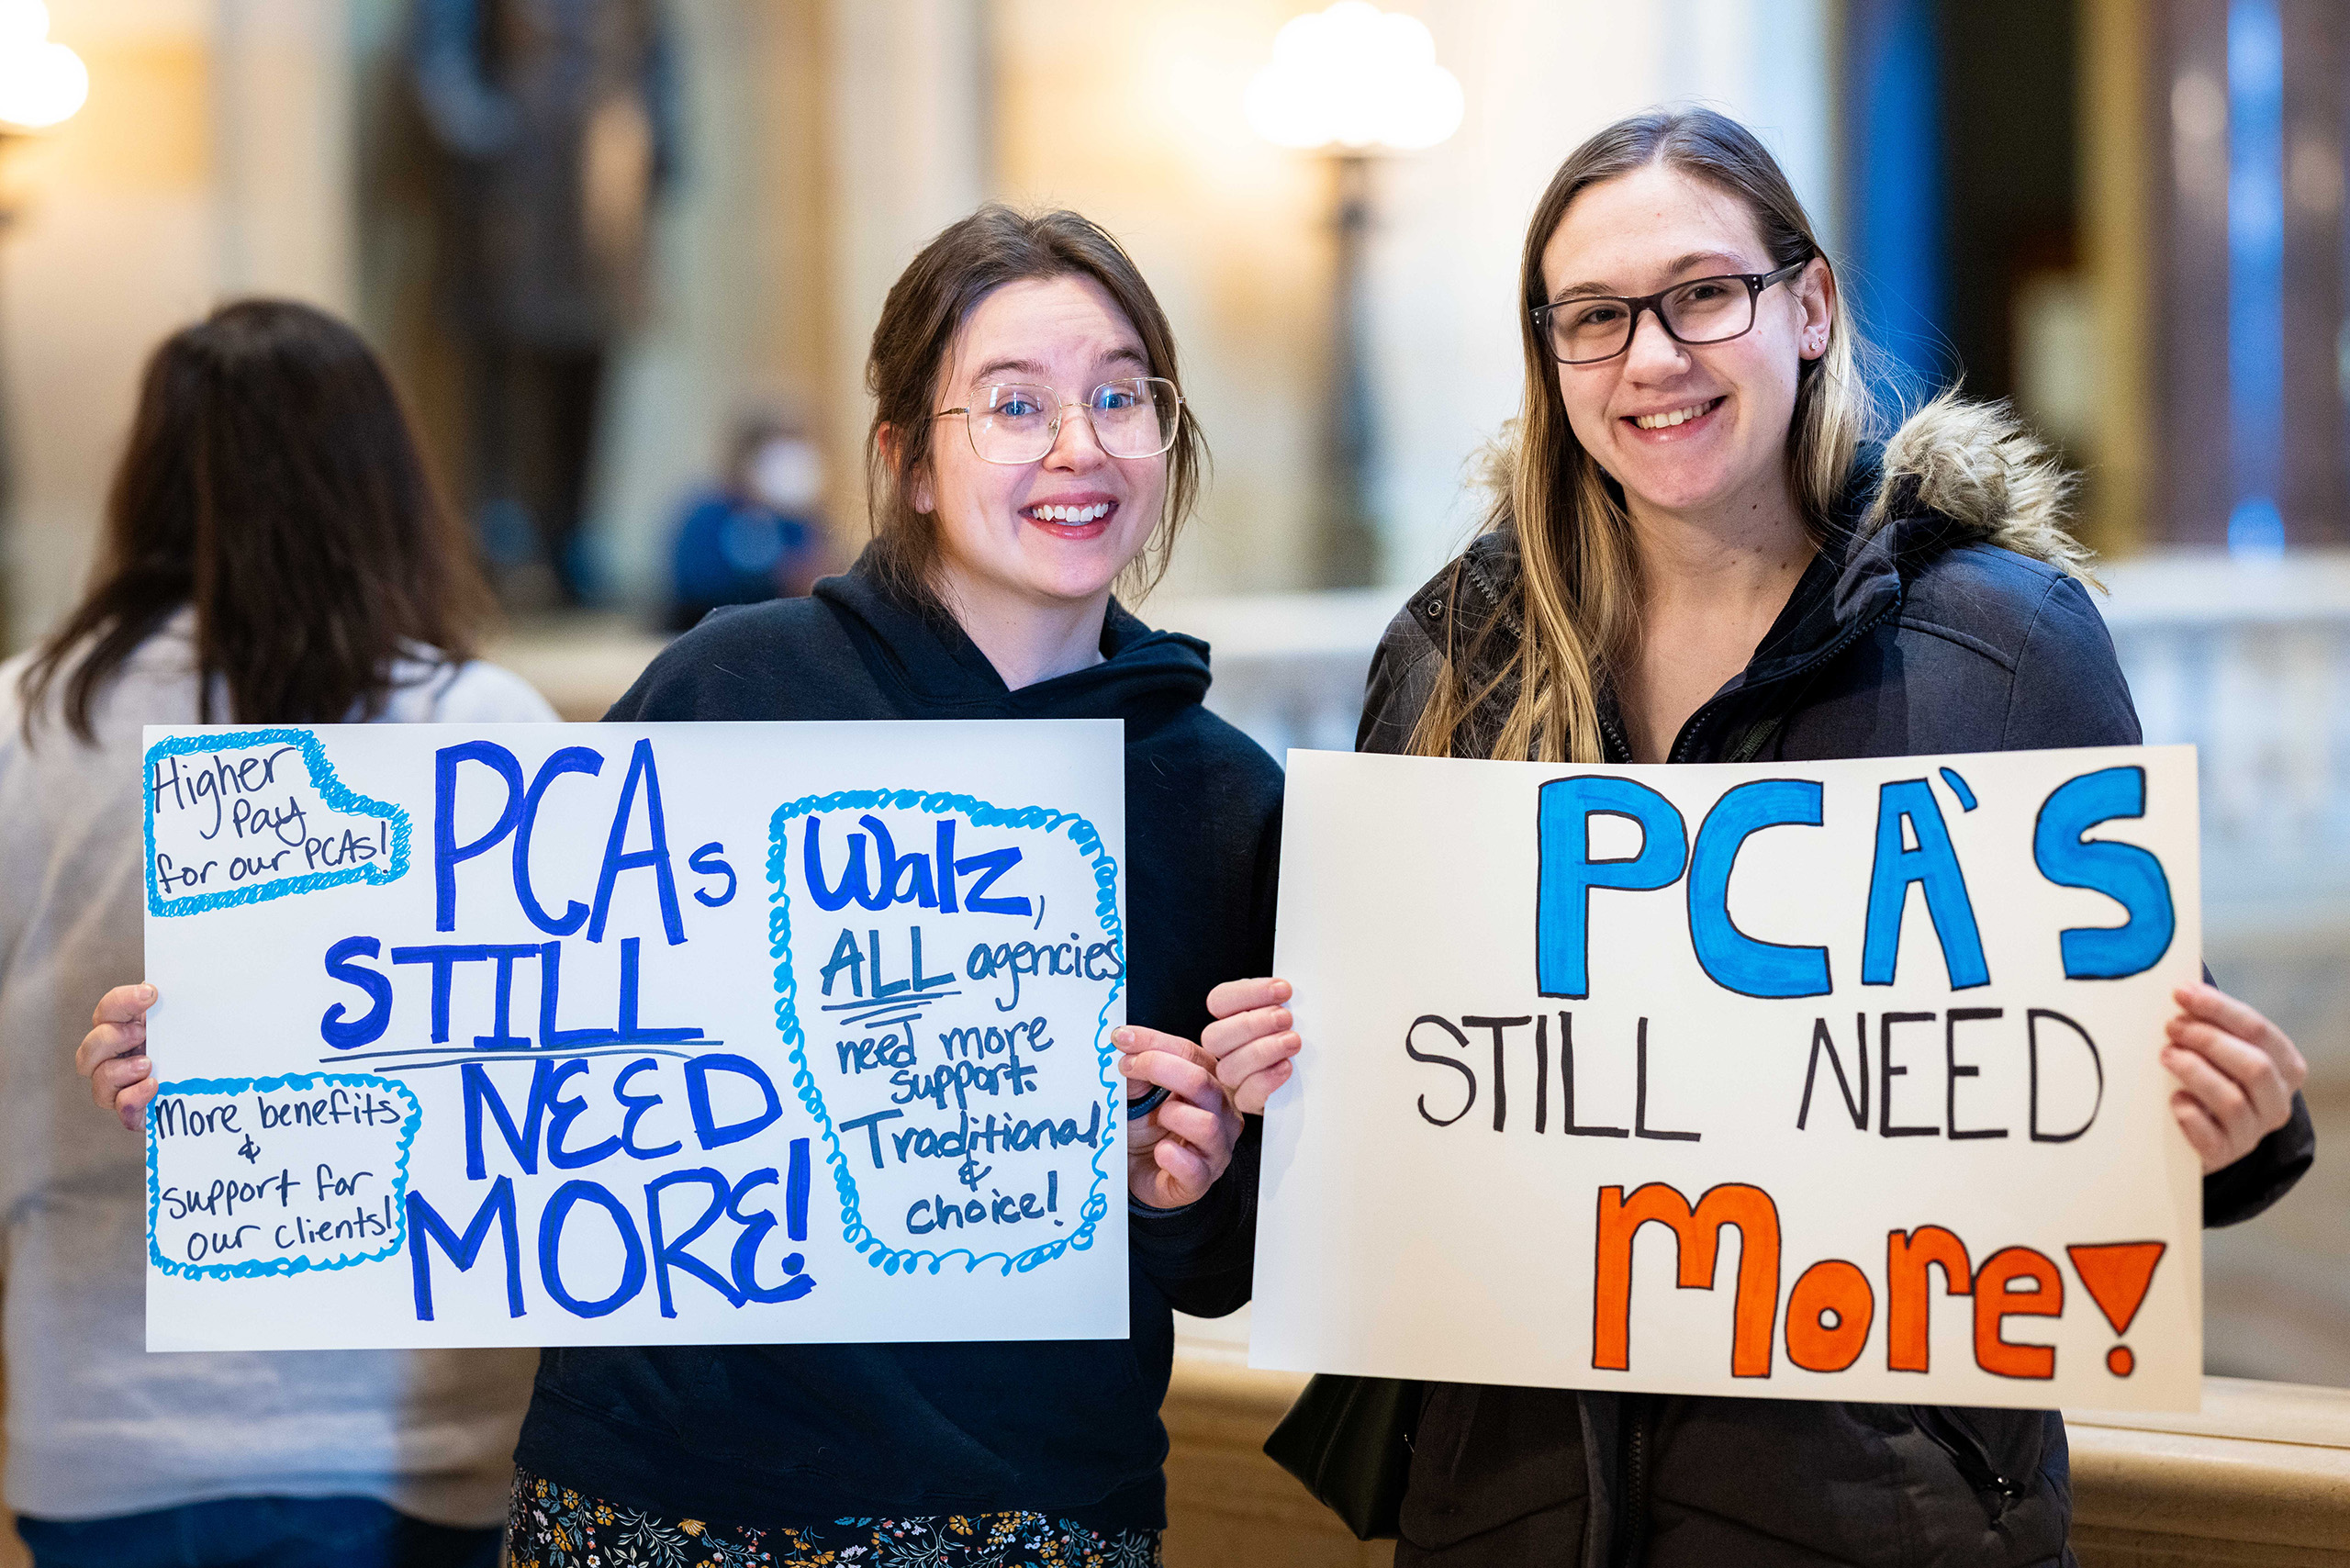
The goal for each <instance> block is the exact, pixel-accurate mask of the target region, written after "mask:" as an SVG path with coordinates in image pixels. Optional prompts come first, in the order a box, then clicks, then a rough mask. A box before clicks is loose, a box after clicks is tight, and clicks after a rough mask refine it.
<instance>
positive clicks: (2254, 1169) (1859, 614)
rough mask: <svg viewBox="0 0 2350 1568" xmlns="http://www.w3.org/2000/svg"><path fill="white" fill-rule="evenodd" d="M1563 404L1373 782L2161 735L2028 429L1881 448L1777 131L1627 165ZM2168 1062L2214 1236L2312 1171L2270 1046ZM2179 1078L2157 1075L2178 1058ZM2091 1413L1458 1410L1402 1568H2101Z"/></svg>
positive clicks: (2179, 1038) (1661, 1407) (2181, 1050)
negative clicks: (1516, 766) (2120, 653)
mask: <svg viewBox="0 0 2350 1568" xmlns="http://www.w3.org/2000/svg"><path fill="white" fill-rule="evenodd" d="M1522 293H1523V297H1522V299H1521V301H1520V303H1521V305H1522V307H1523V313H1522V317H1521V321H1522V326H1523V339H1524V349H1525V356H1526V401H1525V407H1524V411H1523V414H1522V415H1521V417H1520V418H1519V420H1517V422H1516V429H1515V431H1514V438H1513V442H1512V443H1511V444H1510V445H1509V447H1508V449H1507V451H1506V452H1505V454H1504V455H1503V462H1502V469H1501V474H1500V482H1499V483H1498V484H1497V486H1496V491H1497V497H1496V500H1495V502H1494V508H1493V511H1492V514H1491V516H1490V518H1489V520H1488V521H1489V531H1488V532H1485V533H1484V535H1483V537H1481V538H1479V539H1478V540H1477V541H1475V543H1472V544H1471V545H1470V547H1469V549H1468V550H1467V551H1466V552H1465V553H1464V554H1462V555H1461V557H1460V559H1459V560H1457V561H1455V562H1454V563H1452V565H1451V566H1448V567H1446V568H1445V569H1444V570H1443V571H1442V572H1440V573H1438V575H1437V577H1435V578H1434V579H1433V580H1432V581H1430V582H1429V583H1428V584H1427V586H1426V587H1425V588H1421V589H1420V590H1419V591H1418V592H1417V593H1416V594H1414V595H1413V596H1412V599H1411V601H1410V602H1409V603H1408V604H1407V605H1405V606H1404V610H1403V611H1402V612H1401V613H1400V614H1398V615H1397V616H1396V617H1395V620H1394V622H1393V625H1392V626H1391V627H1390V628H1389V630H1388V633H1387V635H1386V637H1385V639H1384V640H1383V641H1382V644H1381V646H1380V649H1379V652H1378V655H1377V656H1376V658H1375V659H1374V660H1373V662H1372V665H1371V684H1370V693H1369V700H1368V705H1367V708H1366V711H1365V712H1364V715H1363V721H1362V730H1361V734H1360V741H1359V743H1358V744H1359V747H1360V749H1361V750H1365V751H1383V752H1410V753H1415V754H1418V755H1422V756H1472V757H1504V758H1521V759H1525V758H1530V759H1535V760H1540V761H1550V762H1567V761H1573V762H1602V761H1604V762H1617V763H1625V762H1650V763H1653V762H1676V763H1677V762H1719V761H1744V760H1755V759H1763V758H1770V759H1779V758H1785V759H1791V760H1799V761H1813V760H1820V759H1825V758H1830V757H1850V756H1901V755H1908V754H1913V753H1935V752H1965V751H1991V750H2000V749H2021V748H2029V747H2043V746H2077V745H2128V744H2133V743H2135V742H2136V741H2137V740H2138V739H2139V730H2138V720H2137V716H2136V714H2135V713H2134V711H2132V707H2131V703H2130V693H2129V689H2128V688H2127V687H2126V686H2125V685H2124V683H2123V681H2122V678H2121V670H2120V668H2119V666H2117V665H2116V664H2115V662H2114V656H2113V647H2112V644H2111V643H2110V641H2109V639H2108V638H2107V635H2106V632H2105V626H2104V622H2102V621H2101V620H2100V619H2099V618H2098V612H2097V609H2096V607H2095V605H2094V604H2093V602H2092V601H2091V599H2090V598H2089V595H2088V593H2087V591H2086V589H2085V588H2084V587H2083V581H2084V567H2085V565H2086V561H2087V553H2086V552H2085V551H2083V550H2082V549H2081V547H2080V546H2079V545H2078V544H2076V543H2075V542H2074V541H2073V540H2072V539H2071V538H2070V536H2069V535H2067V534H2066V533H2065V530H2064V526H2063V524H2064V500H2065V479H2064V477H2063V476H2062V475H2061V473H2060V472H2059V471H2058V469H2057V468H2056V467H2055V466H2054V465H2053V463H2052V462H2051V461H2050V460H2049V459H2048V457H2047V456H2046V454H2044V453H2043V452H2042V450H2041V448H2040V447H2039V446H2038V445H2037V444H2036V443H2034V442H2032V441H2031V438H2030V437H2028V436H2027V435H2025V434H2024V433H2023V432H2022V431H2020V429H2018V428H2017V427H2016V425H2015V424H2014V423H2013V422H2011V421H2010V420H2009V419H2007V418H2006V417H2005V416H2004V415H2003V414H2002V413H2000V412H1998V411H1997V410H1995V409H1988V408H1985V407H1981V406H1971V405H1967V404H1964V403H1960V402H1957V401H1955V400H1953V399H1950V398H1942V399H1937V400H1936V401H1934V402H1933V403H1930V404H1929V405H1927V406H1926V407H1925V408H1924V409H1921V410H1919V412H1918V413H1917V414H1916V415H1914V416H1913V417H1911V418H1910V419H1909V420H1908V421H1907V422H1906V423H1904V424H1903V425H1902V426H1901V428H1900V429H1899V430H1898V431H1896V432H1895V433H1894V435H1893V436H1892V438H1891V439H1890V440H1889V441H1887V442H1885V443H1883V444H1882V445H1881V446H1879V445H1877V444H1875V443H1874V442H1869V441H1868V440H1867V439H1866V435H1867V427H1868V424H1869V409H1870V407H1871V396H1872V389H1871V388H1869V387H1868V386H1865V385H1864V383H1863V380H1862V378H1861V376H1860V375H1859V374H1858V371H1857V366H1856V349H1857V347H1858V345H1857V344H1856V342H1855V341H1854V335H1853V330H1852V323H1851V320H1850V319H1849V318H1848V316H1847V313H1846V309H1845V307H1844V304H1843V300H1842V297H1841V293H1840V291H1839V289H1838V286H1837V279H1836V274H1835V271H1834V269H1833V268H1832V267H1831V266H1830V263H1829V261H1828V258H1827V257H1826V255H1825V254H1824V253H1823V252H1822V251H1821V249H1820V246H1819V243H1818V240H1817V239H1816V238H1815V236H1814V234H1813V231H1812V228H1811V224H1810V220H1809V219H1808V218H1807V217H1806V216H1805V213H1804V211H1803V208H1802V206H1801V204H1800V203H1798V202H1797V201H1796V196H1795V193H1794V191H1793V189H1792V188H1791V187H1790V186H1789V185H1788V184H1787V181H1786V177H1785V175H1784V174H1782V173H1781V172H1780V170H1779V168H1778V165H1777V164H1776V163H1775V162H1773V160H1772V158H1771V155H1770V153H1769V152H1768V151H1765V150H1764V149H1763V147H1762V144H1761V143H1760V142H1759V141H1758V140H1755V138H1754V136H1753V135H1752V133H1751V132H1750V131H1748V130H1747V129H1745V128H1744V127H1743V126H1740V125H1739V124H1738V123H1737V122H1735V121H1733V120H1730V119H1727V118H1723V117H1722V116H1720V115H1718V114H1712V113H1708V112H1706V111H1689V112H1681V113H1651V114H1646V115H1641V116H1639V117H1636V118H1631V119H1627V120H1624V121H1621V122H1619V123H1617V124H1616V125H1613V126H1610V127H1608V128H1607V129H1606V130H1603V131H1601V132H1600V133H1599V134H1598V135H1596V136H1595V137H1593V138H1592V139H1591V140H1589V141H1587V142H1585V143H1584V144H1583V146H1582V147H1581V148H1579V149H1577V150H1576V151H1575V152H1574V154H1573V155H1572V157H1570V158H1569V159H1568V160H1567V161H1566V162H1565V163H1564V164H1563V165H1562V166H1561V168H1560V170H1559V172H1558V174H1557V175H1556V176H1555V177H1554V178H1553V179H1552V180H1551V182H1550V188H1549V189H1548V190H1547V191H1546V192H1545V193H1544V195H1543V196H1542V200H1541V202H1540V204H1539V206H1538V207H1537V208H1536V210H1535V214H1534V218H1533V223H1532V226H1531V228H1530V229H1529V230H1528V231H1527V242H1526V250H1525V256H1524V263H1523V272H1522ZM1288 999H1289V989H1288V987H1287V985H1286V984H1285V983H1284V982H1282V981H1280V980H1250V981H1237V982H1234V983H1232V984H1229V985H1226V986H1223V987H1220V988H1219V989H1218V991H1217V992H1216V993H1215V994H1214V996H1213V997H1211V999H1210V1006H1211V1009H1212V1010H1213V1011H1214V1013H1215V1014H1217V1016H1218V1019H1219V1022H1217V1023H1216V1024H1214V1025H1210V1027H1209V1028H1208V1030H1207V1031H1206V1033H1205V1035H1204V1036H1203V1041H1202V1043H1203V1045H1204V1046H1205V1047H1206V1048H1207V1049H1208V1050H1209V1051H1210V1052H1211V1053H1213V1054H1214V1055H1215V1056H1216V1057H1217V1058H1219V1069H1218V1076H1219V1077H1220V1078H1221V1079H1222V1080H1223V1081H1224V1082H1225V1085H1226V1086H1227V1087H1228V1088H1230V1089H1231V1090H1232V1091H1233V1092H1234V1098H1235V1102H1236V1103H1237V1104H1239V1106H1240V1107H1241V1108H1242V1109H1243V1110H1244V1111H1252V1112H1253V1111H1257V1110H1259V1109H1261V1108H1262V1106H1263V1104H1264V1103H1265V1097H1266V1095H1267V1094H1269V1093H1270V1092H1271V1091H1272V1090H1274V1089H1275V1088H1278V1087H1279V1086H1280V1084H1281V1083H1282V1082H1283V1081H1286V1080H1287V1078H1288V1076H1289V1072H1290V1064H1291V1061H1292V1058H1294V1057H1295V1055H1296V1054H1297V1052H1298V1050H1299V1048H1300V1042H1299V1039H1298V1036H1297V1035H1296V1033H1295V1031H1294V1030H1293V1029H1292V1027H1291V1017H1290V1014H1289V1013H1288V1010H1287V1009H1286V1008H1285V1007H1284V1006H1282V1005H1281V1003H1283V1002H1286V1001H1288ZM2178 1002H2179V1007H2180V1012H2179V1014H2178V1016H2177V1018H2175V1019H2174V1020H2173V1021H2172V1023H2171V1025H2170V1026H2169V1039H2168V1041H2167V1042H2166V1043H2165V1044H2164V1045H2163V1046H2162V1047H2161V1049H2162V1052H2163V1062H2164V1065H2165V1067H2166V1068H2168V1069H2169V1070H2170V1071H2171V1072H2172V1073H2173V1074H2174V1075H2175V1076H2176V1077H2177V1080H2178V1081H2179V1084H2180V1088H2179V1091H2178V1092H2177V1095H2176V1096H2175V1097H2174V1100H2173V1111H2174V1114H2176V1115H2177V1119H2178V1122H2179V1125H2180V1126H2181V1127H2182V1128H2183V1129H2184V1130H2185V1132H2186V1135H2187V1137H2188V1140H2189V1141H2190V1142H2191V1143H2192V1144H2193V1145H2194V1147H2195V1148H2196V1150H2197V1152H2198V1153H2199V1155H2200V1156H2201V1157H2202V1162H2203V1169H2204V1171H2205V1172H2206V1174H2205V1177H2204V1196H2203V1202H2204V1218H2205V1222H2206V1223H2207V1224H2211V1225H2225V1224H2230V1223H2233V1221H2236V1220H2240V1219H2244V1218H2245V1217H2247V1216H2249V1215H2253V1214H2255V1213H2257V1212H2258V1211H2259V1210H2261V1209H2262V1208H2264V1207H2266V1205H2267V1204H2270V1203H2272V1202H2274V1201H2275V1200H2276V1199H2277V1197H2278V1196H2279V1195H2280V1194H2282V1193H2284V1192H2285V1190H2286V1189H2287V1188H2288V1187H2289V1186H2291V1185H2292V1183H2293V1182H2294V1181H2295V1180H2297V1179H2298V1178H2299V1176H2300V1173H2301V1171H2302V1170H2305V1169H2306V1168H2307V1167H2308V1165H2309V1162H2310V1159H2311V1152H2312V1147H2313V1141H2314V1140H2313V1138H2312V1136H2311V1130H2310V1123H2309V1115H2308V1112H2307V1110H2306V1109H2305V1108H2304V1107H2303V1106H2302V1105H2301V1103H2300V1099H2299V1097H2298V1095H2297V1093H2296V1091H2297V1090H2298V1089H2299V1088H2300V1082H2301V1080H2302V1077H2303V1075H2304V1070H2303V1066H2302V1062H2301V1058H2300V1053H2299V1052H2297V1051H2296V1050H2295V1049H2294V1047H2293V1045H2292V1042H2291V1041H2290V1040H2288V1039H2287V1038H2286V1037H2285V1036H2284V1035H2283V1034H2282V1033H2281V1032H2279V1031H2278V1030H2277V1028H2276V1027H2275V1026H2274V1025H2271V1024H2270V1023H2269V1022H2268V1021H2267V1020H2266V1019H2265V1018H2263V1017H2261V1016H2260V1015H2259V1014H2257V1013H2255V1011H2253V1010H2252V1009H2251V1008H2249V1007H2246V1006H2245V1005H2244V1004H2243V1003H2242V1002H2237V1001H2234V1000H2233V999H2232V998H2230V997H2228V996H2225V995H2224V994H2222V993H2221V992H2220V991H2216V990H2214V989H2212V988H2211V987H2210V986H2199V987H2195V988H2193V989H2192V990H2190V991H2181V992H2180V993H2179V996H2178ZM2148 1048H2150V1049H2152V1048H2154V1042H2151V1041H2150V1042H2148ZM2070 1495H2071V1493H2070V1485H2069V1483H2068V1480H2067V1476H2066V1462H2065V1428H2064V1423H2063V1421H2062V1420H2061V1419H2060V1418H2059V1417H2057V1416H2056V1414H2055V1413H2054V1412H2053V1411H2050V1412H2037V1411H2019V1410H1953V1409H1937V1408H1929V1407H1918V1406H1873V1405H1830V1404H1820V1403H1807V1402H1799V1401H1785V1400H1759V1399H1755V1400H1746V1399H1740V1400H1731V1399H1700V1398H1684V1397H1666V1396H1661V1395H1651V1394H1591V1393H1574V1392H1571V1391H1564V1390H1553V1389H1537V1388H1504V1387H1471V1386H1464V1385H1459V1384H1436V1385H1433V1386H1431V1387H1430V1388H1429V1390H1428V1393H1427V1399H1426V1403H1425V1405H1424V1406H1423V1408H1422V1411H1421V1414H1420V1417H1419V1421H1418V1425H1417V1429H1416V1435H1415V1440H1414V1444H1413V1455H1412V1460H1411V1468H1410V1480H1409V1484H1408V1487H1407V1490H1406V1492H1405V1494H1404V1504H1403V1509H1402V1519H1401V1528H1402V1534H1403V1540H1402V1541H1401V1543H1400V1544H1399V1546H1398V1548H1397V1551H1396V1561H1397V1562H1398V1563H1399V1564H1423V1563H1441V1564H1444V1565H1445V1568H1469V1565H1474V1564H1485V1563H1511V1564H1518V1563H1529V1562H1560V1563H1565V1562H1580V1563H1585V1564H1606V1563H1629V1562H1639V1563H1645V1564H1648V1565H1649V1568H1666V1565H1668V1564H1681V1563H1688V1564H1699V1563H1706V1564H1716V1563H1725V1562H1749V1563H1751V1562H1769V1563H1830V1562H1834V1563H1844V1564H1852V1563H1871V1564H1873V1563H1888V1564H1889V1563H1897V1562H1898V1563H1913V1562H1934V1563H1950V1564H1959V1563H1967V1564H1975V1563H1980V1564H1985V1565H1989V1564H2002V1565H2005V1564H2023V1563H2058V1562H2068V1561H2069V1560H2070V1558H2069V1553H2068V1552H2067V1551H2066V1548H2065V1537H2066V1531H2067V1527H2068V1522H2069V1517H2070V1507H2071V1504H2070Z"/></svg>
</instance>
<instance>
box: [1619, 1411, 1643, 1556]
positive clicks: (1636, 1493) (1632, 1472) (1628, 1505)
mask: <svg viewBox="0 0 2350 1568" xmlns="http://www.w3.org/2000/svg"><path fill="white" fill-rule="evenodd" d="M1648 1406H1649V1402H1648V1401H1647V1400H1646V1399H1644V1398H1642V1397H1641V1396H1640V1395H1639V1394H1625V1395H1623V1412H1624V1522H1623V1524H1622V1525H1621V1526H1620V1527H1618V1529H1617V1538H1616V1541H1617V1544H1616V1551H1615V1554H1614V1555H1615V1560H1616V1568H1639V1564H1640V1561H1641V1559H1643V1558H1644V1557H1646V1556H1647V1555H1648V1547H1649V1409H1648Z"/></svg>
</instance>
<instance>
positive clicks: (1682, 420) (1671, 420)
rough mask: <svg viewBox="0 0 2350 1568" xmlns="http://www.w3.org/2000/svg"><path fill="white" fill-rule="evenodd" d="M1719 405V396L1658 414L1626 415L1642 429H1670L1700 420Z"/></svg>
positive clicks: (1720, 402) (1720, 400) (1720, 404)
mask: <svg viewBox="0 0 2350 1568" xmlns="http://www.w3.org/2000/svg"><path fill="white" fill-rule="evenodd" d="M1721 406H1722V399H1721V398H1707V400H1706V401H1704V402H1702V403H1692V404H1690V405H1689V406H1688V407H1687V408H1684V409H1666V410H1665V411H1664V412H1662V413H1659V414H1631V415H1628V416H1626V417H1627V418H1628V420H1630V421H1631V422H1632V423H1633V424H1635V425H1637V426H1639V428H1640V429H1642V430H1644V431H1662V430H1671V429H1672V428H1673V426H1675V425H1685V424H1687V423H1688V422H1689V421H1690V420H1702V419H1704V418H1705V417H1706V416H1707V414H1710V413H1712V412H1713V411H1714V410H1715V409H1718V408H1720V407H1721Z"/></svg>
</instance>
